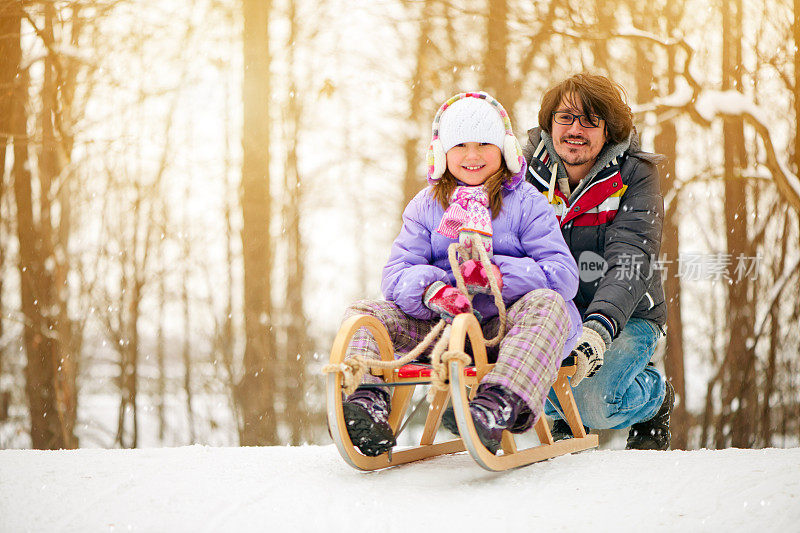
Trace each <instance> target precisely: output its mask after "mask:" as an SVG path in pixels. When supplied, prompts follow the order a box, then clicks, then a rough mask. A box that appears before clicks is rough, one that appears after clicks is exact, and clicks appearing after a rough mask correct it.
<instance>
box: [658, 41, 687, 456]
mask: <svg viewBox="0 0 800 533" xmlns="http://www.w3.org/2000/svg"><path fill="white" fill-rule="evenodd" d="M674 60H675V56H674V52H673V51H672V50H670V51H669V52H668V69H667V76H668V79H669V81H668V85H667V94H671V93H672V92H673V91H674V90H675V71H674ZM677 143H678V134H677V131H676V128H675V123H674V122H673V121H662V122H661V124H660V131H659V132H658V133H657V134H656V137H655V149H656V152H658V153H661V154H664V155H665V156H666V162H665V163H664V167H663V176H662V183H663V184H664V191H663V192H664V196H670V197H671V201H670V203H669V205H668V206H667V209H666V210H665V213H664V227H663V236H662V239H661V253H662V256H663V257H664V258H665V259H666V263H665V264H667V265H675V267H677V265H678V262H679V256H680V231H679V224H680V194H679V192H678V191H677V190H676V186H675V184H676V182H677V179H678V176H677V168H676V159H677V156H678V154H677V150H676V149H675V147H676V145H677ZM671 274H672V275H670V272H669V271H668V272H665V273H664V280H663V281H664V292H665V295H666V300H667V338H666V349H665V354H666V355H665V359H664V366H665V370H666V373H667V379H669V380H670V382H671V383H672V386H673V387H674V389H675V394H676V396H677V398H678V401H677V402H676V404H675V407H674V409H673V411H672V415H671V419H670V431H671V432H672V440H671V447H672V448H673V449H675V450H685V449H686V448H687V446H688V444H689V429H690V428H689V413H688V411H687V409H686V380H685V376H684V351H683V313H682V308H681V279H680V277H679V276H677V275H676V271H675V270H673V271H672V272H671Z"/></svg>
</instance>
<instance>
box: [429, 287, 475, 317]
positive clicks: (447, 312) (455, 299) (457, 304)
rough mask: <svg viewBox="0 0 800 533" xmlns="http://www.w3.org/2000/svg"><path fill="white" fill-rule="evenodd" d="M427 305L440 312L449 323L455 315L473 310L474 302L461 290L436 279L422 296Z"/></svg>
mask: <svg viewBox="0 0 800 533" xmlns="http://www.w3.org/2000/svg"><path fill="white" fill-rule="evenodd" d="M422 302H423V303H424V304H425V307H427V308H428V309H430V310H431V311H433V312H435V313H439V315H441V317H442V318H443V319H445V320H446V321H447V322H448V323H449V322H452V321H453V317H454V316H456V315H458V314H461V313H469V312H470V311H472V303H471V302H470V301H469V298H467V297H466V296H464V295H463V294H462V293H461V291H460V290H458V289H456V288H455V287H451V286H450V285H447V284H446V283H444V282H443V281H436V282H434V283H432V284H431V285H430V287H428V288H427V289H426V290H425V294H424V295H423V297H422Z"/></svg>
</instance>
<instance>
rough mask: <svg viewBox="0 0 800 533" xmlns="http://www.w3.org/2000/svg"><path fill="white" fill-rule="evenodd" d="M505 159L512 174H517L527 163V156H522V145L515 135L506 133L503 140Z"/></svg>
mask: <svg viewBox="0 0 800 533" xmlns="http://www.w3.org/2000/svg"><path fill="white" fill-rule="evenodd" d="M503 159H505V160H506V166H507V167H508V170H509V171H510V172H511V173H512V174H516V173H517V172H519V170H520V169H521V168H522V167H523V166H524V165H525V158H524V157H523V156H522V146H520V144H519V141H518V140H517V138H516V137H514V136H513V135H510V134H508V133H506V138H505V140H504V141H503Z"/></svg>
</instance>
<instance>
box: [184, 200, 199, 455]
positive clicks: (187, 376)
mask: <svg viewBox="0 0 800 533" xmlns="http://www.w3.org/2000/svg"><path fill="white" fill-rule="evenodd" d="M185 194H186V198H187V199H188V198H189V190H188V188H187V190H186V192H185ZM183 227H184V231H183V243H182V246H183V258H182V262H183V266H184V269H183V276H182V278H183V279H182V280H181V305H182V308H183V350H182V351H181V355H182V357H183V392H184V394H185V395H186V421H187V424H188V426H189V442H190V443H192V444H194V442H195V438H196V435H195V419H194V408H193V407H192V398H193V396H194V395H193V393H192V339H191V336H192V328H191V319H192V317H191V312H190V309H191V305H190V302H189V275H190V269H189V264H190V262H191V254H190V250H189V239H190V237H189V224H188V221H186V220H184V223H183Z"/></svg>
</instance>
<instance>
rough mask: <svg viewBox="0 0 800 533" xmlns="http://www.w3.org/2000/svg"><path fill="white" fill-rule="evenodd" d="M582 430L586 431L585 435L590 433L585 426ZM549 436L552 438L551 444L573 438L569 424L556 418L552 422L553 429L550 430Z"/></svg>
mask: <svg viewBox="0 0 800 533" xmlns="http://www.w3.org/2000/svg"><path fill="white" fill-rule="evenodd" d="M583 429H584V430H585V431H586V433H589V431H590V430H589V428H587V427H586V426H583ZM550 434H551V435H552V436H553V442H558V441H560V440H564V439H571V438H572V437H573V436H574V435H573V434H572V430H571V429H570V427H569V424H567V421H566V420H564V419H561V418H557V419H555V420H554V421H553V427H552V428H551V429H550Z"/></svg>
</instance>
